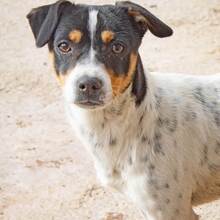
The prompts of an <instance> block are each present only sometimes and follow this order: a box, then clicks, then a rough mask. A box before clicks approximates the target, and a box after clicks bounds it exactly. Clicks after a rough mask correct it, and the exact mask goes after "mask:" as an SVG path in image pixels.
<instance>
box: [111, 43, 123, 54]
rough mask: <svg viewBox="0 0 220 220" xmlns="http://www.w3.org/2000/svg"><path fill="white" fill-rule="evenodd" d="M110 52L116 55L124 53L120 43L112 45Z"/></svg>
mask: <svg viewBox="0 0 220 220" xmlns="http://www.w3.org/2000/svg"><path fill="white" fill-rule="evenodd" d="M112 51H113V52H114V53H117V54H119V53H122V52H123V51H124V46H123V45H121V44H120V43H116V44H113V45H112Z"/></svg>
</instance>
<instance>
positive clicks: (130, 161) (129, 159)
mask: <svg viewBox="0 0 220 220" xmlns="http://www.w3.org/2000/svg"><path fill="white" fill-rule="evenodd" d="M128 164H129V165H130V166H131V165H132V164H133V161H132V158H131V157H129V158H128Z"/></svg>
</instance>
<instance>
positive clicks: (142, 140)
mask: <svg viewBox="0 0 220 220" xmlns="http://www.w3.org/2000/svg"><path fill="white" fill-rule="evenodd" d="M147 141H148V137H146V136H145V135H143V136H142V137H141V142H142V143H145V142H147Z"/></svg>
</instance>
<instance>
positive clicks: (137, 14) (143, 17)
mask: <svg viewBox="0 0 220 220" xmlns="http://www.w3.org/2000/svg"><path fill="white" fill-rule="evenodd" d="M116 6H117V7H122V8H126V10H127V12H128V14H129V15H130V16H132V17H133V18H134V21H135V22H136V23H137V25H138V29H139V31H140V34H141V36H142V37H143V36H144V34H145V32H146V31H147V29H149V30H150V32H151V33H152V34H154V35H155V36H157V37H169V36H171V35H172V34H173V30H172V29H171V28H170V27H169V26H168V25H166V24H165V23H163V22H162V21H161V20H160V19H159V18H157V17H156V16H154V15H153V14H151V13H150V12H149V11H148V10H147V9H145V8H143V7H141V6H140V5H137V4H135V3H132V2H129V1H119V2H116Z"/></svg>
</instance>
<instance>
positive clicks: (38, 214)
mask: <svg viewBox="0 0 220 220" xmlns="http://www.w3.org/2000/svg"><path fill="white" fill-rule="evenodd" d="M52 2H54V1H49V0H19V1H15V0H10V1H8V0H1V1H0V8H1V13H0V52H1V53H0V219H4V220H14V219H15V220H32V219H33V220H60V219H62V220H87V219H90V220H142V218H141V215H140V213H138V211H137V210H136V209H135V207H134V206H133V205H132V204H130V203H129V202H128V201H126V200H125V199H124V197H123V196H121V195H119V194H117V193H115V192H113V191H112V190H111V189H103V188H101V187H100V186H99V184H98V181H97V180H96V176H95V172H94V168H93V164H92V161H91V158H90V156H89V155H88V153H87V152H86V150H85V149H84V148H83V146H82V145H81V143H80V142H79V141H78V140H77V138H76V137H75V136H74V133H73V131H72V129H71V127H70V125H69V124H68V122H67V120H66V117H65V113H64V106H63V103H62V95H61V89H60V88H59V86H58V83H57V82H56V80H55V77H54V76H55V74H54V73H53V70H52V68H51V64H50V62H49V58H48V52H47V48H46V47H45V48H42V49H36V48H35V42H34V38H33V36H32V33H31V30H30V28H29V26H28V22H27V20H26V18H25V16H26V14H27V13H28V12H29V11H30V10H31V8H33V7H38V6H40V5H44V4H48V3H52ZM76 2H77V3H89V4H103V3H114V1H112V0H108V1H107V0H87V1H84V0H83V1H80V0H79V1H76ZM135 2H137V3H140V4H141V5H143V6H145V7H146V8H147V9H149V10H150V11H152V12H153V13H154V14H156V15H157V16H158V17H160V18H161V19H162V20H163V21H165V23H167V24H169V25H170V26H171V27H172V28H173V29H174V35H173V36H172V37H170V38H165V39H159V38H155V37H154V36H152V35H151V34H150V33H147V34H146V36H145V38H144V41H143V44H142V47H141V54H142V59H143V62H144V64H145V67H146V69H147V70H148V71H159V72H164V73H166V72H178V73H192V74H213V73H217V72H219V73H220V0H185V1H182V0H145V1H144V0H139V1H135ZM195 210H196V212H197V213H198V214H200V215H201V219H202V220H220V201H216V202H213V203H211V204H207V205H204V206H201V207H197V208H196V209H195Z"/></svg>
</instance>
